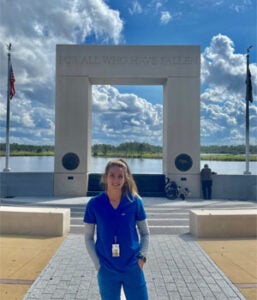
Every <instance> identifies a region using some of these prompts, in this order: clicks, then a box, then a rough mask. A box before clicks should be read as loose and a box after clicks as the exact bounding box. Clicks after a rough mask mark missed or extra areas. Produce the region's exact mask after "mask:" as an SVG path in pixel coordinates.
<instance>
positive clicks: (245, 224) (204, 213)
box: [190, 209, 257, 238]
mask: <svg viewBox="0 0 257 300" xmlns="http://www.w3.org/2000/svg"><path fill="white" fill-rule="evenodd" d="M190 233H191V234H192V235H193V236H194V237H196V238H232V237H233V238H234V237H256V236H257V209H244V210H227V209H225V210H224V209H222V210H205V209H195V210H191V211H190Z"/></svg>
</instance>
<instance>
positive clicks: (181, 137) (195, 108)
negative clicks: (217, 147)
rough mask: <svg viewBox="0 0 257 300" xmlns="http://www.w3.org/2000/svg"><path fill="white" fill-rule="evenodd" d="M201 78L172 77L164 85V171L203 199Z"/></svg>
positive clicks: (194, 195)
mask: <svg viewBox="0 0 257 300" xmlns="http://www.w3.org/2000/svg"><path fill="white" fill-rule="evenodd" d="M199 87H200V78H199V77H172V78H168V79H167V82H166V84H165V85H164V101H163V124H164V125H163V156H164V158H163V171H164V174H165V175H166V176H169V177H170V179H172V180H175V181H176V182H177V183H178V184H180V185H183V186H185V187H188V188H189V189H190V190H191V192H192V197H199V196H200V186H199V172H200V88H199Z"/></svg>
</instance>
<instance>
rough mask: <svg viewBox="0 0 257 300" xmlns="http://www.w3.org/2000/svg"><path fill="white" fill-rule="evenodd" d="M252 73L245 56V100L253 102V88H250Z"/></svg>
mask: <svg viewBox="0 0 257 300" xmlns="http://www.w3.org/2000/svg"><path fill="white" fill-rule="evenodd" d="M251 77H252V75H251V71H250V68H249V56H248V57H247V70H246V81H245V83H246V95H245V100H246V101H250V102H253V89H252V78H251Z"/></svg>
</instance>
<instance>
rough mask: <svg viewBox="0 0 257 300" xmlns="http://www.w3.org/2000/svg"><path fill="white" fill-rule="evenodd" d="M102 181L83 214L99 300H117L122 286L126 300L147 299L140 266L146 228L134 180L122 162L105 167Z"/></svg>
mask: <svg viewBox="0 0 257 300" xmlns="http://www.w3.org/2000/svg"><path fill="white" fill-rule="evenodd" d="M102 181H103V183H104V185H105V192H103V193H101V194H99V195H98V196H96V197H94V198H92V199H90V201H89V202H88V204H87V207H86V211H85V215H84V222H85V242H86V247H87V250H88V252H89V255H90V257H91V258H92V260H93V262H94V265H95V267H96V269H97V270H98V275H97V278H98V285H99V290H100V294H101V299H102V300H119V299H120V293H121V287H123V290H124V293H125V296H126V299H127V300H136V299H140V300H147V299H148V295H147V287H146V282H145V278H144V273H143V266H144V263H145V262H146V254H147V249H148V244H149V229H148V225H147V220H146V213H145V210H144V207H143V203H142V200H141V198H140V197H139V195H138V192H137V187H136V184H135V181H134V179H133V176H132V174H131V172H130V169H129V167H128V165H127V163H126V162H125V161H124V160H122V159H119V160H115V161H110V162H109V163H108V164H107V166H106V168H105V173H104V175H103V177H102ZM95 228H96V241H95V239H94V234H95ZM137 229H138V231H137ZM137 232H139V236H140V239H139V236H138V233H137Z"/></svg>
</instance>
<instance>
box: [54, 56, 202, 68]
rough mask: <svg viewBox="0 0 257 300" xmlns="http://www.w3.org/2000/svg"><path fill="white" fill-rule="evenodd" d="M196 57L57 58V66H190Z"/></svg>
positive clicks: (196, 60) (195, 61) (195, 60)
mask: <svg viewBox="0 0 257 300" xmlns="http://www.w3.org/2000/svg"><path fill="white" fill-rule="evenodd" d="M197 63H199V61H198V57H197V56H195V57H194V56H169V57H168V56H161V57H157V56H115V55H109V56H108V55H104V56H93V55H92V56H91V55H89V56H61V55H60V56H58V57H57V64H59V65H66V66H69V65H100V64H102V65H153V66H154V65H192V64H197Z"/></svg>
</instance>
